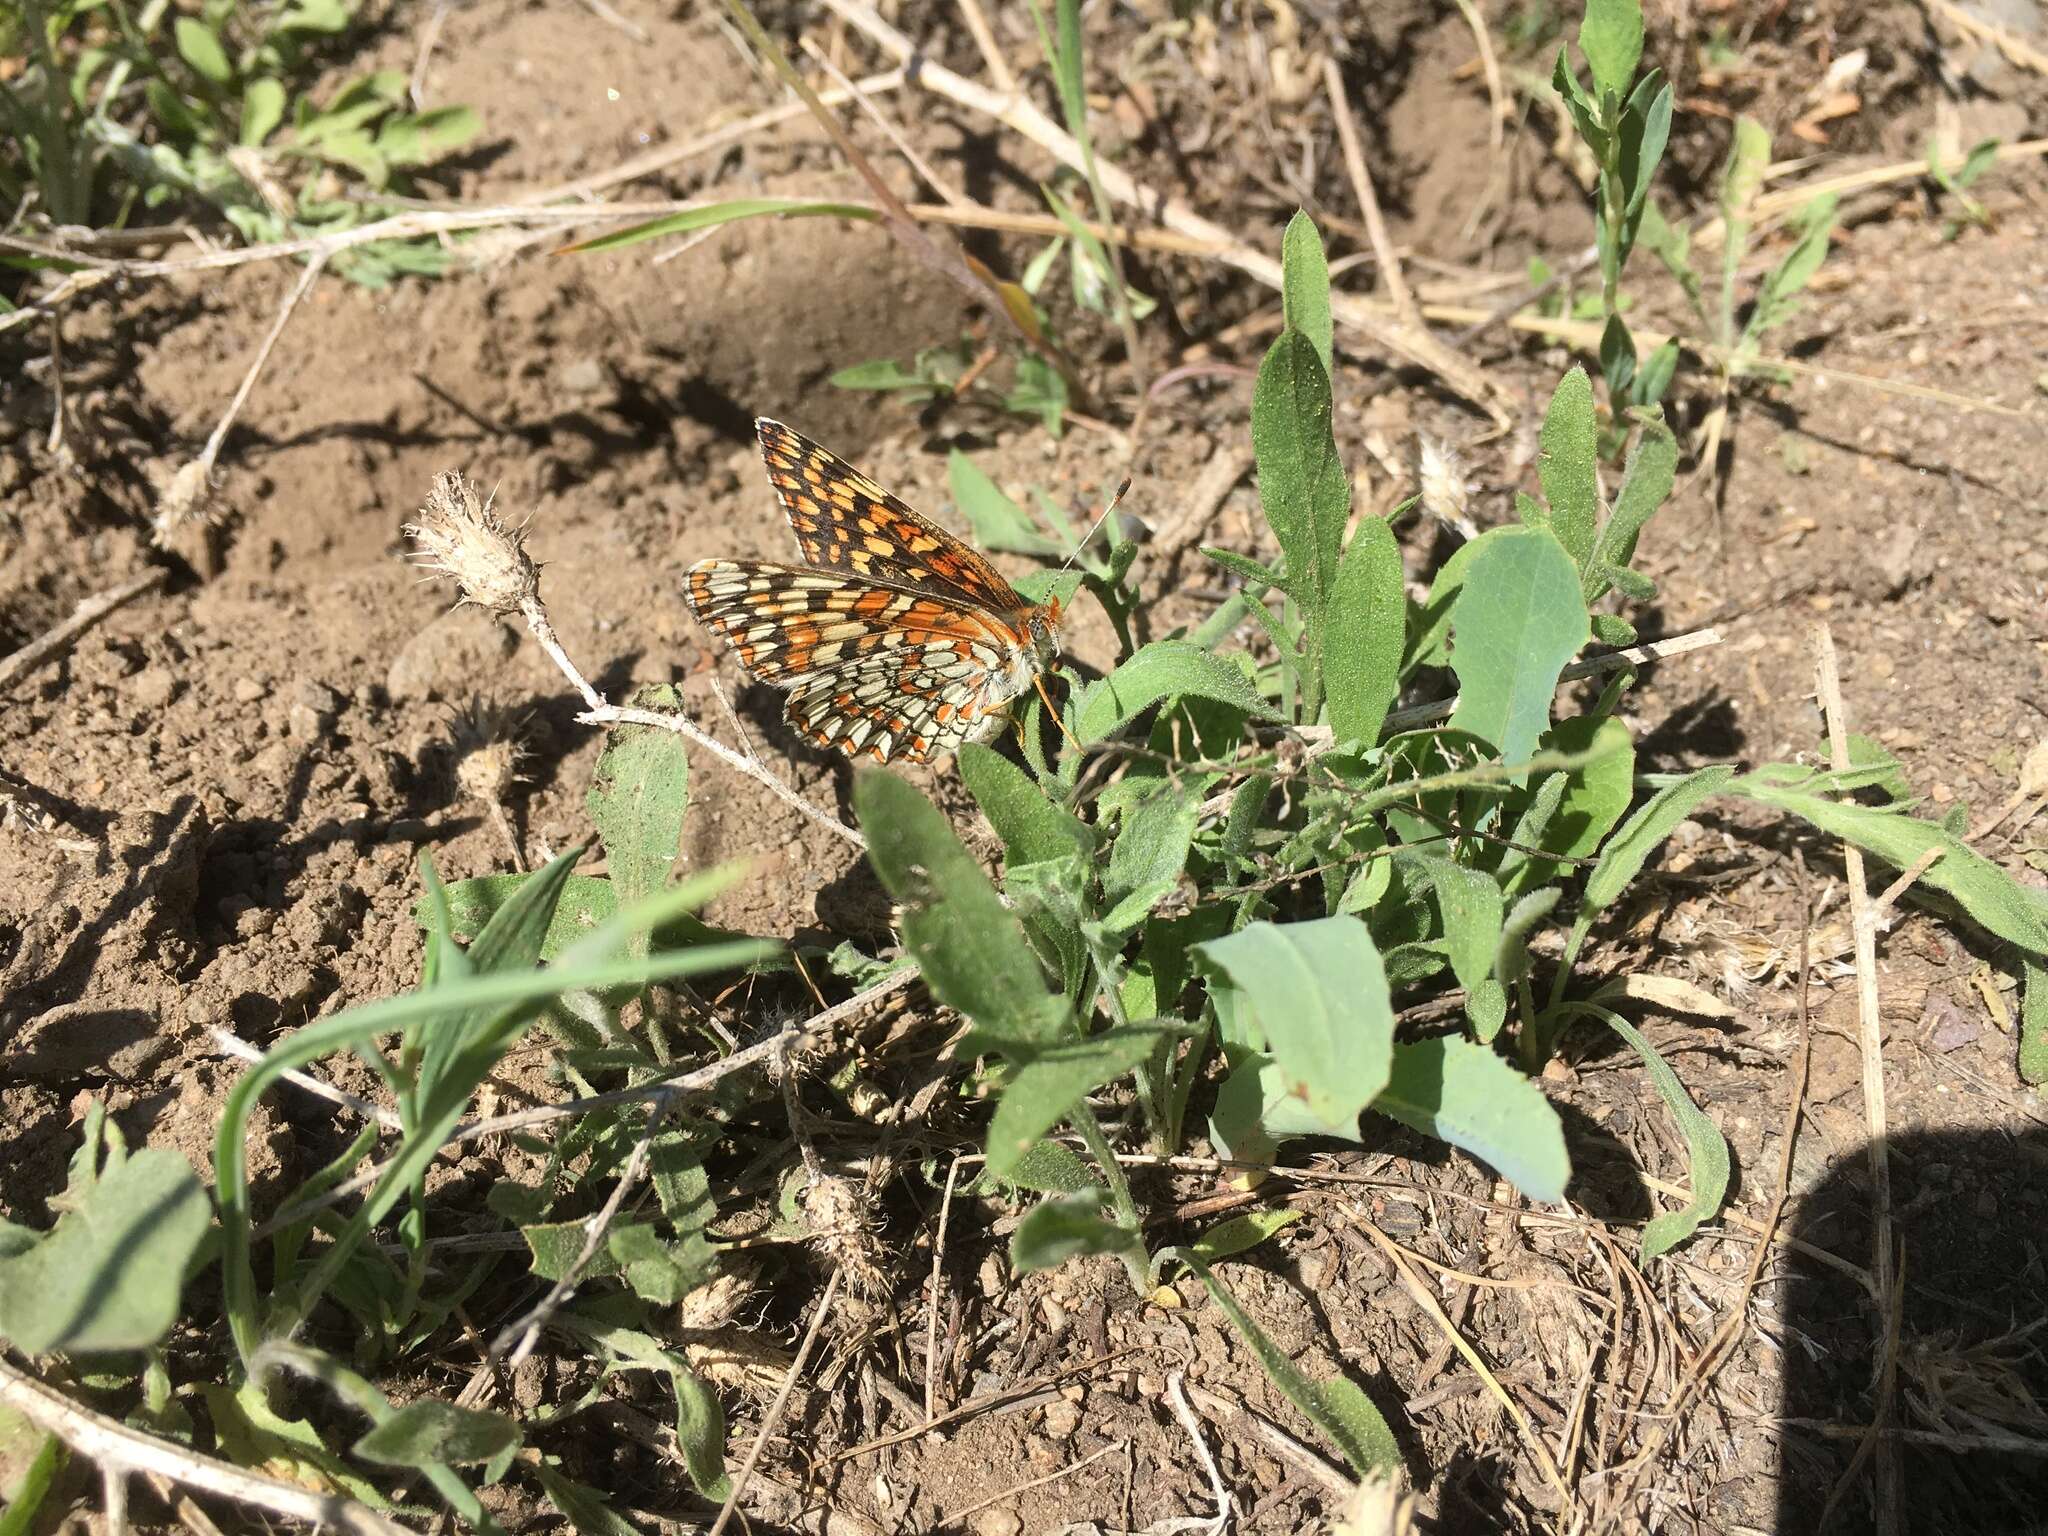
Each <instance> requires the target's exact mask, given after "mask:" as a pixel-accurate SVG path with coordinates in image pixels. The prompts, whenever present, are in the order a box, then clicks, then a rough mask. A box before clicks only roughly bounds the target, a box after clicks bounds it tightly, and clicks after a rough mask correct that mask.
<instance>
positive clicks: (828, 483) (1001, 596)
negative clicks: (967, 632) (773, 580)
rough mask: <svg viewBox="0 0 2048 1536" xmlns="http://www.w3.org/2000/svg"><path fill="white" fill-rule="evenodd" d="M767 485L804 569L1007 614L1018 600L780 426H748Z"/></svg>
mask: <svg viewBox="0 0 2048 1536" xmlns="http://www.w3.org/2000/svg"><path fill="white" fill-rule="evenodd" d="M754 430H755V432H756V433H757V434H758V435H759V437H760V439H761V458H762V461H763V462H764V463H765V464H766V465H767V466H768V480H769V483H770V484H772V485H773V486H774V487H775V494H776V495H777V496H778V497H780V498H781V501H782V510H783V511H784V512H785V513H787V514H788V516H789V525H790V527H791V528H793V529H795V530H796V542H797V547H798V548H799V549H801V550H802V551H803V556H804V559H805V561H806V562H807V563H809V564H811V565H815V566H819V567H821V568H822V569H824V570H828V571H851V572H853V573H854V574H855V575H857V576H867V577H871V578H873V579H875V580H879V581H884V582H893V583H896V584H898V585H900V586H905V587H910V588H913V589H915V590H917V591H920V592H929V593H932V594H933V595H935V596H940V597H953V598H957V599H958V600H959V601H960V602H963V603H965V604H967V605H969V606H970V607H976V608H986V609H988V610H989V611H990V612H992V613H997V614H1010V613H1014V612H1016V611H1017V610H1019V609H1021V608H1023V607H1024V606H1025V602H1024V599H1023V598H1021V597H1020V596H1018V595H1017V591H1016V589H1015V588H1014V587H1012V586H1011V585H1010V584H1009V582H1007V581H1005V580H1004V579H1003V576H1002V573H1001V572H1000V571H998V570H997V569H996V568H995V567H994V566H993V565H990V564H989V563H988V561H987V559H985V558H984V557H983V556H982V554H981V553H980V552H979V551H978V550H976V549H974V548H972V547H971V546H969V545H967V544H964V543H962V542H961V541H960V540H959V539H957V538H955V537H954V536H953V535H952V534H950V533H948V532H947V531H946V530H945V529H943V528H941V527H939V526H938V525H937V524H936V523H933V522H930V521H928V520H927V519H925V518H923V517H921V516H919V515H918V514H917V513H916V512H914V511H912V510H911V509H910V507H909V506H908V505H906V504H905V503H904V502H903V501H902V499H901V498H899V497H897V496H894V495H891V494H890V493H889V492H888V491H885V490H883V489H882V487H881V486H879V485H877V484H876V483H875V482H874V481H872V480H870V479H869V478H868V477H867V476H866V475H863V474H862V473H861V472H860V471H859V470H857V469H855V468H854V467H853V466H852V465H850V464H848V463H847V462H846V461H845V460H844V459H841V458H840V457H838V455H836V454H834V453H832V452H831V451H830V450H829V449H825V448H821V447H819V446H818V445H817V444H816V443H814V442H812V441H811V440H810V439H809V438H807V437H804V436H802V435H801V434H799V433H796V432H792V431H791V430H790V429H789V428H788V427H785V426H784V425H783V424H782V423H781V422H779V421H770V420H769V419H768V418H767V417H765V416H764V417H762V418H761V419H760V420H758V421H756V422H755V423H754Z"/></svg>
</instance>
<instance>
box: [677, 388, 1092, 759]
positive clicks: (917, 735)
mask: <svg viewBox="0 0 2048 1536" xmlns="http://www.w3.org/2000/svg"><path fill="white" fill-rule="evenodd" d="M755 430H756V431H757V432H758V434H759V436H760V440H761V456H762V458H763V459H764V460H765V461H766V463H767V466H768V478H769V480H770V482H771V483H772V484H773V485H774V487H775V491H776V494H777V495H778V496H779V497H780V498H781V500H782V506H783V510H784V511H785V512H786V513H787V514H788V516H789V522H790V526H791V528H792V529H794V530H795V532H796V538H797V546H798V548H799V550H800V551H801V552H802V554H803V557H804V559H805V561H806V562H807V563H806V564H804V565H783V564H778V563H775V562H773V561H765V560H701V561H699V562H698V563H697V564H696V565H694V566H692V567H691V568H690V572H689V579H688V586H687V589H686V591H687V596H688V598H689V603H690V607H691V609H692V610H693V611H694V612H695V613H696V615H697V617H698V619H699V620H700V621H701V622H702V623H703V624H704V625H705V626H706V627H707V628H709V629H711V630H712V631H714V632H715V633H717V634H718V635H720V636H721V637H722V638H724V639H725V640H726V642H727V643H728V644H730V645H731V646H732V647H733V649H734V651H735V652H736V653H737V655H738V656H739V660H740V664H741V665H742V666H743V667H745V668H746V670H747V671H748V673H749V674H751V675H752V676H753V677H755V678H757V679H758V680H760V681H761V682H764V683H767V684H769V685H770V686H772V687H777V688H781V689H784V690H785V691H786V692H787V693H788V696H789V697H788V702H787V705H786V714H787V716H788V719H789V722H790V724H791V725H793V726H794V727H795V728H796V729H797V731H798V732H800V733H801V734H802V735H804V736H805V737H807V738H808V739H810V740H811V741H814V742H816V743H818V744H819V745H821V746H829V747H835V748H837V749H838V750H840V751H842V752H846V753H849V754H858V753H866V754H867V755H868V756H870V757H873V758H874V759H875V760H876V761H877V762H888V761H890V760H891V759H904V760H907V761H911V762H922V761H924V760H925V759H927V758H930V757H933V756H936V755H938V754H939V753H941V752H949V751H951V750H953V749H954V748H955V747H957V746H959V745H961V744H962V743H963V742H968V741H975V740H979V739H981V738H983V737H985V736H987V735H989V734H991V733H992V732H994V731H996V730H999V729H1000V728H1001V725H1002V722H1003V720H1004V718H1005V714H1006V708H1005V707H1006V706H1007V705H1008V704H1009V702H1010V701H1011V700H1012V699H1015V698H1016V697H1017V696H1018V695H1020V694H1022V693H1024V692H1026V691H1027V690H1028V689H1030V688H1032V687H1033V686H1034V685H1036V683H1037V682H1038V679H1039V677H1040V675H1041V674H1042V673H1043V672H1044V670H1045V669H1046V667H1047V666H1048V665H1049V664H1050V663H1051V660H1052V658H1053V657H1054V656H1055V655H1057V654H1058V651H1059V623H1060V608H1059V604H1058V603H1057V602H1052V603H1048V604H1045V605H1042V606H1041V605H1038V604H1033V603H1028V602H1026V601H1025V600H1024V599H1023V598H1022V597H1020V596H1019V595H1018V593H1017V592H1016V590H1015V589H1014V588H1013V587H1011V585H1010V584H1009V583H1008V582H1007V581H1005V580H1004V579H1003V577H1002V576H1001V574H1000V573H998V572H997V571H996V569H995V567H994V566H992V565H990V564H989V563H988V561H987V560H986V559H985V558H983V557H982V556H981V555H980V554H979V553H978V552H976V551H975V550H974V549H972V548H971V547H969V546H968V545H967V544H965V543H963V542H962V541H961V540H959V539H957V538H955V537H954V536H953V535H952V534H950V533H948V532H946V530H945V529H943V528H940V527H938V526H937V525H936V524H934V523H930V522H927V521H926V520H925V519H924V518H922V517H920V516H919V515H918V514H917V513H916V512H913V511H912V510H911V509H910V508H909V507H908V506H906V505H905V504H904V503H903V502H902V501H900V500H899V499H897V498H896V497H894V496H892V495H890V494H889V493H888V492H887V491H885V490H883V489H882V488H881V487H880V486H879V485H877V484H875V482H874V481H872V480H869V479H868V478H867V477H866V476H864V475H862V474H860V473H859V472H858V471H856V470H854V469H853V468H852V467H850V466H849V465H847V464H846V463H845V462H844V461H843V460H841V459H839V458H837V457H835V456H834V455H833V454H831V453H829V452H827V451H826V450H825V449H823V448H821V447H819V446H818V445H817V444H816V443H813V442H811V441H809V440H808V439H806V438H803V437H800V436H798V435H797V434H796V433H794V432H792V431H790V430H789V428H787V427H785V426H783V425H782V424H781V423H780V422H776V421H769V420H767V419H765V418H764V419H762V420H760V421H757V422H756V423H755Z"/></svg>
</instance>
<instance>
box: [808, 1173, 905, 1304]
mask: <svg viewBox="0 0 2048 1536" xmlns="http://www.w3.org/2000/svg"><path fill="white" fill-rule="evenodd" d="M803 1203H804V1220H805V1222H806V1224H807V1225H809V1227H810V1229H811V1235H812V1237H814V1238H815V1239H816V1240H817V1243H818V1246H819V1247H820V1248H822V1249H824V1250H825V1254H826V1256H827V1257H828V1258H830V1259H831V1260H832V1261H833V1262H834V1263H836V1264H837V1265H838V1266H839V1267H840V1268H841V1269H843V1270H845V1271H846V1278H847V1280H848V1282H849V1283H850V1284H851V1285H852V1286H853V1288H854V1290H855V1291H856V1292H858V1293H860V1294H862V1295H866V1296H883V1295H887V1294H888V1281H887V1280H886V1278H885V1277H884V1276H883V1273H882V1266H881V1244H880V1242H879V1241H878V1240H877V1239H876V1237H875V1235H874V1232H873V1230H872V1228H873V1225H874V1213H873V1211H872V1210H871V1209H870V1208H869V1205H868V1200H867V1196H866V1194H865V1193H863V1191H862V1189H861V1187H860V1185H858V1184H856V1183H854V1181H853V1180H851V1179H842V1178H837V1177H831V1176H828V1177H826V1178H822V1179H820V1180H818V1182H817V1183H815V1184H813V1185H812V1186H811V1187H810V1188H809V1189H808V1190H806V1191H805V1192H804V1197H803Z"/></svg>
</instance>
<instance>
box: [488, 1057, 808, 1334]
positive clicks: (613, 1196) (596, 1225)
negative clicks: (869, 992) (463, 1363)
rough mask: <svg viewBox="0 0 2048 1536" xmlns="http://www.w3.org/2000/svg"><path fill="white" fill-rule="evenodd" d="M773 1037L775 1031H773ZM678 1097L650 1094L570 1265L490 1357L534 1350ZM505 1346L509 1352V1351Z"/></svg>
mask: <svg viewBox="0 0 2048 1536" xmlns="http://www.w3.org/2000/svg"><path fill="white" fill-rule="evenodd" d="M776 1038H777V1039H778V1040H779V1039H780V1038H781V1037H780V1036H777V1037H776ZM681 1097H682V1094H681V1093H680V1091H679V1090H677V1089H676V1088H674V1087H671V1088H670V1089H669V1091H668V1092H666V1093H664V1094H661V1095H659V1096H657V1097H656V1098H655V1101H654V1103H653V1106H652V1107H651V1108H649V1110H648V1111H647V1124H646V1126H645V1127H644V1128H642V1130H641V1132H640V1139H639V1140H638V1141H636V1142H634V1143H633V1151H632V1155H631V1156H629V1157H628V1158H627V1159H626V1166H625V1167H624V1168H622V1169H621V1170H620V1171H619V1177H618V1179H617V1180H616V1181H615V1182H614V1183H613V1185H612V1191H611V1193H610V1194H609V1195H607V1196H606V1197H605V1202H604V1204H603V1205H602V1206H600V1207H599V1208H598V1211H597V1214H596V1215H594V1216H591V1217H590V1218H588V1219H587V1220H586V1221H585V1222H584V1223H583V1246H582V1248H580V1249H579V1250H577V1253H576V1257H575V1258H574V1259H572V1260H570V1262H569V1267H568V1268H567V1269H565V1270H563V1271H562V1274H561V1278H560V1279H558V1280H556V1281H555V1283H554V1284H553V1285H551V1286H550V1287H548V1293H547V1294H546V1295H545V1296H543V1297H541V1299H540V1300H539V1301H538V1302H536V1303H535V1304H534V1306H533V1308H532V1310H530V1311H529V1312H528V1313H527V1314H526V1315H525V1316H524V1317H522V1318H520V1319H519V1320H518V1321H517V1322H514V1323H510V1324H508V1325H507V1326H506V1327H505V1328H503V1329H502V1330H500V1332H499V1334H498V1336H497V1338H495V1339H493V1340H492V1341H491V1349H490V1354H491V1358H493V1359H498V1358H503V1359H504V1361H505V1364H506V1366H507V1367H508V1368H509V1369H512V1370H517V1369H518V1368H519V1366H520V1365H521V1363H522V1362H524V1361H525V1359H526V1357H527V1356H528V1355H529V1354H531V1353H533V1346H534V1344H535V1343H536V1342H537V1341H538V1340H539V1338H540V1331H541V1329H542V1328H544V1327H546V1326H547V1322H548V1319H549V1318H551V1317H553V1316H554V1315H555V1313H556V1312H557V1311H559V1310H560V1309H561V1306H562V1304H563V1303H564V1302H566V1301H567V1300H568V1299H569V1298H570V1297H571V1296H572V1295H574V1294H575V1292H576V1282H577V1281H579V1280H581V1279H582V1278H583V1271H584V1270H585V1269H587V1268H589V1267H590V1261H591V1260H592V1259H594V1258H596V1257H597V1253H598V1250H599V1249H600V1248H602V1247H603V1246H604V1241H605V1235H606V1234H607V1233H608V1232H610V1231H611V1227H612V1223H613V1222H614V1221H615V1220H617V1219H618V1214H619V1211H620V1209H621V1208H622V1207H623V1206H624V1205H625V1203H626V1196H627V1195H629V1194H631V1193H632V1192H633V1190H634V1189H635V1188H637V1187H638V1185H639V1183H640V1178H641V1175H643V1174H644V1173H646V1171H647V1160H648V1158H649V1156H650V1155H651V1154H652V1153H653V1150H654V1138H655V1135H656V1134H657V1133H658V1132H659V1131H660V1130H661V1127H662V1124H663V1122H665V1121H666V1120H667V1119H668V1116H669V1111H670V1110H672V1109H674V1108H675V1106H676V1101H677V1100H678V1099H679V1098H681ZM508 1350H509V1353H508Z"/></svg>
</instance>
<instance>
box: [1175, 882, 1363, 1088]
mask: <svg viewBox="0 0 2048 1536" xmlns="http://www.w3.org/2000/svg"><path fill="white" fill-rule="evenodd" d="M1196 954H1197V955H1198V956H1199V957H1200V963H1201V965H1202V967H1203V969H1204V970H1206V971H1207V972H1208V973H1209V974H1210V976H1211V977H1212V978H1213V982H1214V983H1215V984H1222V983H1227V985H1228V986H1229V988H1230V989H1231V990H1232V992H1234V993H1235V998H1234V1003H1235V1005H1236V1011H1235V1014H1234V1023H1235V1025H1236V1027H1237V1029H1238V1032H1239V1033H1240V1035H1241V1036H1242V1035H1243V1034H1244V1033H1245V1032H1247V1031H1249V1032H1250V1033H1251V1035H1252V1036H1253V1037H1252V1038H1245V1039H1242V1040H1241V1043H1243V1044H1246V1045H1249V1046H1251V1047H1252V1048H1253V1049H1255V1050H1260V1051H1264V1052H1266V1053H1268V1054H1270V1056H1271V1057H1272V1061H1273V1065H1274V1068H1275V1069H1276V1070H1277V1071H1278V1073H1279V1074H1280V1076H1281V1078H1282V1080H1283V1081H1284V1083H1285V1085H1286V1089H1287V1091H1288V1093H1289V1094H1291V1095H1292V1096H1293V1097H1295V1098H1298V1099H1300V1100H1301V1101H1302V1103H1303V1105H1304V1106H1305V1107H1306V1109H1307V1110H1308V1112H1309V1113H1310V1114H1311V1115H1312V1116H1313V1117H1314V1118H1315V1119H1316V1120H1317V1121H1320V1122H1322V1123H1323V1124H1325V1125H1333V1126H1344V1125H1348V1126H1352V1127H1354V1128H1355V1127H1356V1125H1357V1122H1358V1113H1359V1111H1360V1110H1361V1109H1363V1108H1364V1107H1365V1106H1366V1105H1367V1104H1369V1103H1371V1102H1372V1100H1373V1097H1374V1096H1375V1095H1376V1094H1378V1093H1379V1091H1380V1090H1381V1089H1382V1088H1384V1087H1386V1084H1387V1071H1388V1063H1389V1059H1390V1055H1391V1051H1392V1045H1393V1029H1394V1018H1393V1009H1392V1006H1391V1004H1390V1002H1389V999H1388V989H1387V978H1386V973H1385V971H1384V969H1383V968H1382V966H1381V964H1380V956H1379V950H1378V949H1377V948H1376V947H1375V946H1374V944H1373V941H1372V935H1371V933H1370V932H1368V931H1367V929H1366V926H1365V924H1363V923H1361V922H1359V921H1358V920H1357V919H1356V918H1351V917H1328V918H1319V919H1316V920H1314V921H1311V922H1305V923H1284V924H1282V923H1268V922H1258V923H1253V924H1251V925H1250V926H1249V927H1246V928H1243V929H1240V930H1239V931H1238V932H1236V933H1233V934H1230V935H1228V936H1227V937H1224V938H1221V939H1213V940H1211V941H1210V942H1208V943H1206V944H1202V945H1200V946H1198V947H1197V949H1196ZM1212 991H1213V985H1212ZM1222 1007H1223V1004H1221V1003H1219V1011H1220V1010H1221V1008H1222Z"/></svg>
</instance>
